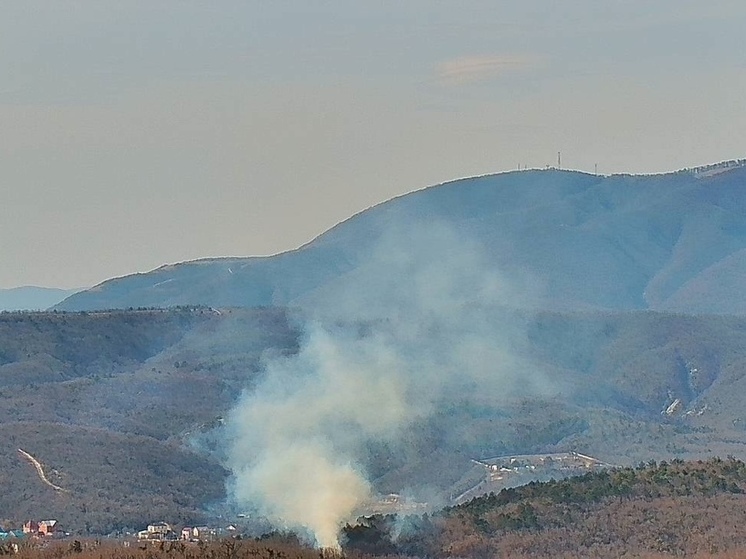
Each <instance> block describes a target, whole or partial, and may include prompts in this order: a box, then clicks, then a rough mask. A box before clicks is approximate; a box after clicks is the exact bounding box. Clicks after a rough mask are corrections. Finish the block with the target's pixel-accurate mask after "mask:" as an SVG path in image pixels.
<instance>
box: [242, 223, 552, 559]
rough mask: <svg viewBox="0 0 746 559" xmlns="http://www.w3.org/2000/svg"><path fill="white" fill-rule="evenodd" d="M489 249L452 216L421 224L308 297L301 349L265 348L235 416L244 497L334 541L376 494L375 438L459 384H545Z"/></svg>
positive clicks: (392, 236)
mask: <svg viewBox="0 0 746 559" xmlns="http://www.w3.org/2000/svg"><path fill="white" fill-rule="evenodd" d="M402 239H405V242H402ZM483 254H484V253H483V250H482V248H481V247H480V246H478V245H477V244H475V243H473V242H470V241H469V240H468V239H465V238H464V237H463V236H462V235H459V234H457V233H455V232H454V231H453V230H451V229H449V228H447V227H444V226H436V225H432V224H429V225H426V226H412V227H411V228H410V229H408V230H407V231H405V232H402V231H396V232H390V233H389V234H387V235H384V237H383V238H382V239H381V241H380V243H378V244H377V247H376V249H375V250H374V251H373V254H372V256H370V257H369V258H368V259H366V260H365V262H364V263H363V264H361V265H360V266H359V267H358V268H357V269H356V270H355V271H354V272H352V273H350V274H348V275H347V276H345V277H343V278H341V279H340V280H339V281H338V282H337V283H336V284H335V285H331V286H327V287H326V288H324V289H323V290H320V291H319V292H317V293H315V294H313V296H311V297H310V298H309V299H308V300H306V301H305V302H304V307H305V309H307V312H306V317H307V324H306V326H305V335H304V339H303V341H302V344H301V349H300V351H299V352H298V353H297V354H296V355H293V356H290V357H284V358H279V359H278V358H275V359H272V360H270V361H269V362H268V363H267V364H266V371H265V374H264V376H263V380H262V382H261V383H260V384H259V386H257V387H256V388H254V389H252V390H251V391H247V392H246V393H245V394H244V395H243V396H242V398H241V399H240V401H239V403H238V405H237V407H236V408H235V409H234V411H233V413H232V415H231V417H230V418H229V422H228V424H229V427H230V428H231V429H232V437H233V438H232V447H231V451H230V459H229V465H230V467H231V469H232V471H233V474H234V476H233V477H234V479H233V487H232V490H233V492H234V497H235V499H236V500H237V501H238V502H241V503H245V504H251V505H253V506H255V507H257V508H258V510H260V511H261V512H262V513H264V514H265V515H267V516H268V517H270V518H272V519H274V520H275V521H276V522H277V523H278V525H280V526H288V527H304V528H307V529H308V530H310V531H311V532H312V533H313V534H314V536H315V538H316V544H317V545H319V546H321V547H336V546H337V545H338V541H337V538H338V534H339V531H340V528H341V527H342V525H343V524H344V523H345V522H347V521H349V520H351V519H352V518H354V514H355V513H356V512H357V511H358V510H359V507H360V506H361V504H362V503H364V502H365V501H367V500H368V499H369V498H370V497H371V495H372V493H373V489H372V487H371V484H370V483H369V481H368V478H367V475H366V469H365V464H363V463H360V457H361V456H363V455H364V453H363V452H362V450H363V448H364V446H365V444H366V443H369V442H371V441H383V442H396V441H398V440H400V438H401V437H403V436H404V434H405V433H406V430H407V427H408V426H410V425H411V424H412V422H413V421H415V420H418V419H420V418H423V417H426V416H427V415H428V414H430V413H431V412H432V411H433V409H434V406H436V404H437V403H438V402H439V400H441V399H442V398H443V397H444V395H446V394H448V393H450V392H459V393H464V390H477V391H479V392H480V395H481V396H484V394H491V395H493V396H494V397H495V398H500V397H501V396H503V395H507V394H514V393H516V392H517V391H531V392H534V391H535V390H539V389H540V390H543V389H544V388H545V386H546V382H545V379H543V378H541V377H540V376H538V375H535V374H534V375H532V376H530V377H527V376H525V375H524V374H523V372H522V371H521V367H520V364H519V362H518V361H517V360H516V359H515V358H514V357H513V355H512V351H511V350H510V347H511V345H512V344H514V343H519V339H520V338H519V336H518V337H516V336H515V335H514V332H515V329H514V328H511V327H509V326H506V325H505V324H504V320H503V319H502V317H501V316H500V312H499V309H500V308H501V307H502V306H504V305H510V304H515V303H517V302H518V299H520V297H521V296H520V293H521V291H516V290H514V289H512V287H511V286H510V285H509V283H508V282H506V280H505V278H504V277H503V276H502V275H501V274H499V273H497V271H496V270H495V269H493V268H492V267H491V266H489V265H487V263H486V262H487V261H486V260H485V259H484V258H483Z"/></svg>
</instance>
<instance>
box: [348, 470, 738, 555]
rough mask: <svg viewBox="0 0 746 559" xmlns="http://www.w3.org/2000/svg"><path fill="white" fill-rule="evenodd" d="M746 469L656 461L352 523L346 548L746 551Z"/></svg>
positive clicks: (407, 551)
mask: <svg viewBox="0 0 746 559" xmlns="http://www.w3.org/2000/svg"><path fill="white" fill-rule="evenodd" d="M745 489H746V465H744V463H743V462H741V461H738V460H735V459H727V460H722V459H711V460H707V461H699V462H684V461H679V460H676V461H674V462H672V463H667V462H661V463H655V462H651V463H649V464H645V465H640V466H638V467H634V468H633V467H629V468H622V469H617V470H611V471H601V472H596V473H589V474H587V475H584V476H581V477H576V478H570V479H566V480H562V481H549V482H545V483H531V484H529V485H526V486H523V487H519V488H515V489H506V490H503V491H502V492H500V493H499V494H497V495H496V494H494V493H493V494H490V495H486V496H484V497H479V498H477V499H474V500H472V501H470V502H468V503H466V504H464V505H461V506H457V507H453V508H447V509H445V510H443V511H441V512H438V513H435V514H432V515H425V516H410V517H404V518H396V517H393V516H389V517H383V516H376V517H369V518H365V519H361V521H360V523H358V524H355V525H348V526H347V527H346V528H345V530H344V533H345V536H346V549H349V550H355V551H358V552H360V553H366V554H371V555H378V556H382V555H403V556H415V557H477V558H479V557H504V556H507V557H517V558H521V557H568V558H569V557H620V556H634V557H640V556H647V555H646V554H650V556H654V554H668V555H674V556H683V555H686V556H690V555H695V556H696V555H697V554H701V556H708V555H709V554H717V553H719V552H725V551H728V552H734V551H740V552H741V553H743V552H744V551H746V535H744V532H743V530H742V526H743V525H744V522H746V506H745V505H746V496H745V495H744V490H745Z"/></svg>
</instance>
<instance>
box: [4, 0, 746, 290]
mask: <svg viewBox="0 0 746 559" xmlns="http://www.w3.org/2000/svg"><path fill="white" fill-rule="evenodd" d="M745 24H746V5H744V4H743V3H742V2H737V1H735V0H727V1H714V2H710V3H704V2H701V1H699V0H661V1H659V2H655V3H650V2H644V1H642V0H631V1H627V2H619V1H611V0H602V1H591V0H573V1H571V2H565V3H560V4H558V3H554V2H548V1H530V0H529V1H526V2H515V1H513V2H507V1H489V2H488V1H483V0H482V1H480V0H477V1H472V2H466V3H464V2H455V1H445V2H438V3H433V2H431V1H428V0H410V1H407V2H394V1H388V0H385V1H383V2H372V1H368V0H364V1H361V2H349V1H342V0H321V1H318V2H313V3H308V2H301V1H283V0H280V1H277V2H260V1H258V0H249V1H238V0H223V1H220V2H212V3H207V2H196V1H186V2H182V1H179V2H177V1H175V0H166V1H163V2H149V1H145V0H133V1H128V2H116V1H114V0H96V1H93V0H80V1H72V0H66V1H60V2H46V1H39V0H25V1H12V2H4V3H2V5H0V75H2V76H3V77H4V79H3V82H2V84H1V85H0V123H2V130H3V133H2V135H0V157H1V158H2V164H1V165H0V184H1V185H2V193H3V195H4V196H3V203H2V204H0V287H12V286H17V285H26V284H34V285H47V286H56V287H79V286H82V285H93V284H95V283H97V282H99V281H102V280H104V279H107V278H110V277H114V276H118V275H123V274H128V273H133V272H137V271H146V270H149V269H152V268H155V267H157V266H159V265H161V264H163V263H167V262H176V261H182V260H189V259H194V258H200V257H209V256H229V255H237V256H248V255H264V254H273V253H276V252H280V251H284V250H289V249H292V248H295V247H297V246H299V245H301V244H303V243H305V242H307V241H309V240H310V239H312V238H313V237H314V236H316V235H318V234H319V233H321V232H323V231H324V230H326V229H328V228H329V227H331V226H333V225H334V224H335V223H337V222H339V221H341V220H343V219H345V218H347V217H349V216H350V215H352V214H354V213H356V212H358V211H361V210H363V209H365V208H366V207H369V206H370V205H373V204H375V203H378V202H381V201H383V200H386V199H388V198H391V197H393V196H396V195H399V194H403V193H405V192H408V191H411V190H414V189H418V188H422V187H424V186H427V185H431V184H435V183H440V182H443V181H445V180H449V179H453V178H458V177H463V176H470V175H476V174H484V173H491V172H500V171H506V170H511V169H516V168H517V167H518V166H519V165H520V166H528V167H538V168H543V167H545V166H546V165H555V164H556V162H557V152H559V151H561V152H562V166H563V167H564V168H572V169H579V170H584V171H588V172H593V170H594V166H595V165H598V171H599V172H601V173H613V172H632V173H644V172H662V171H667V170H674V169H679V168H683V167H688V166H694V165H699V164H705V163H712V162H716V161H720V160H725V159H735V158H741V157H744V156H746V104H744V103H743V101H742V99H743V91H744V90H746V51H744V49H743V48H742V29H743V28H744V25H745Z"/></svg>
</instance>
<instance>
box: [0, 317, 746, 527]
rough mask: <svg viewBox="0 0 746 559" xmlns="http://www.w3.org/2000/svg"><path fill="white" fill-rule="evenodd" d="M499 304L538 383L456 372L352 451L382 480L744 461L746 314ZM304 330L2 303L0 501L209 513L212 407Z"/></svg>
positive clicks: (391, 485) (121, 515)
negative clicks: (512, 462) (544, 467)
mask: <svg viewBox="0 0 746 559" xmlns="http://www.w3.org/2000/svg"><path fill="white" fill-rule="evenodd" d="M494 312H495V313H498V315H499V316H500V317H501V318H502V319H504V320H509V321H510V322H511V323H513V324H520V325H521V330H520V331H521V332H522V333H523V334H522V336H521V337H515V344H514V347H513V351H514V353H515V355H514V356H513V357H512V360H513V361H512V362H513V364H514V366H515V367H517V368H518V369H517V370H516V374H519V375H520V374H523V372H524V371H525V373H526V374H535V373H536V372H537V371H539V372H541V375H542V377H541V378H543V379H545V381H546V382H545V386H544V389H543V392H541V393H526V392H523V393H517V394H514V395H513V396H511V397H505V396H503V397H500V398H495V394H497V393H499V392H497V393H496V392H475V391H474V390H473V388H472V386H471V385H469V384H468V383H466V384H463V385H462V386H461V388H459V389H458V390H456V389H454V390H453V391H451V392H449V393H448V394H446V395H444V397H443V398H442V399H441V400H440V401H438V402H436V403H435V411H434V413H432V414H431V415H428V416H427V417H423V418H422V419H420V420H418V421H416V422H414V423H413V424H412V425H411V426H409V427H408V428H407V431H406V435H405V436H403V437H402V438H401V440H400V442H392V443H387V444H382V443H376V442H375V441H372V442H370V443H369V444H368V445H367V446H366V447H365V448H364V449H362V450H361V454H360V457H359V459H360V460H361V462H362V463H363V464H365V467H366V469H367V471H368V473H369V475H370V479H371V480H372V483H373V486H374V488H375V490H376V491H377V492H380V493H381V494H384V495H385V494H387V493H391V492H397V493H398V492H401V491H402V490H406V491H408V492H409V494H410V495H412V497H413V498H416V499H420V500H425V501H428V502H429V503H430V506H432V507H437V505H438V504H448V503H449V498H451V497H453V496H455V495H458V494H461V493H462V492H463V491H466V490H467V489H469V488H470V487H472V486H473V485H476V484H478V483H479V482H480V480H481V479H482V477H480V476H483V475H484V474H483V473H482V472H481V470H479V468H476V467H475V465H474V464H473V463H472V462H471V460H472V459H476V460H483V459H488V458H491V457H495V456H505V455H511V454H525V453H546V452H565V451H579V452H584V453H587V454H591V455H593V456H595V457H597V458H599V459H601V460H603V461H605V462H608V463H611V464H619V465H624V464H634V463H637V462H639V461H647V460H650V459H656V460H661V459H666V460H670V459H672V458H677V457H679V458H687V457H693V458H700V457H708V456H712V455H720V456H725V455H727V454H733V455H736V456H744V455H746V452H745V449H746V431H745V430H744V428H743V425H744V423H743V422H744V412H743V406H742V405H741V401H740V394H742V393H743V383H744V382H746V380H744V374H743V371H744V370H746V368H745V366H746V354H744V348H746V321H744V319H742V318H739V317H728V316H704V317H686V316H681V315H674V314H666V313H655V312H639V313H632V314H629V313H592V312H587V313H559V312H542V313H526V312H520V313H517V312H515V311H508V310H506V309H502V310H501V309H495V310H494ZM475 316H476V315H475ZM301 324H303V321H302V320H299V319H298V315H297V313H288V312H287V311H285V310H281V309H256V310H248V309H221V310H210V309H205V308H193V309H186V308H185V309H176V310H171V311H161V310H140V311H137V310H134V311H112V312H102V313H6V314H0V334H1V335H0V355H2V356H3V357H2V359H3V361H2V365H0V375H2V378H3V379H4V384H3V386H2V387H1V388H0V421H2V424H1V426H0V430H1V431H2V433H1V435H2V437H0V438H1V439H2V440H3V441H4V442H3V445H5V450H4V451H3V454H2V456H3V459H2V462H3V464H2V468H1V469H0V475H2V476H3V479H4V480H5V481H4V483H5V484H6V485H5V487H8V490H7V491H4V492H3V493H2V495H0V509H2V510H6V511H16V512H15V513H14V514H17V515H19V516H20V517H19V518H17V519H15V520H18V521H20V520H23V517H24V516H34V517H44V516H48V515H49V514H52V513H54V514H55V515H56V516H58V517H59V520H60V521H61V522H63V523H64V524H65V525H66V527H67V529H68V530H71V531H81V532H84V533H85V531H86V530H91V531H93V532H106V531H109V530H111V529H114V528H116V527H124V526H129V527H132V523H133V522H135V520H136V517H137V515H138V514H141V512H142V511H143V510H148V511H151V512H150V514H156V513H157V514H158V515H159V516H168V517H169V518H172V519H174V520H175V519H185V521H186V519H195V521H196V519H200V518H202V519H204V518H206V517H205V516H204V515H205V514H206V513H207V511H208V506H209V505H210V503H211V502H215V501H222V500H224V499H225V496H226V495H225V492H224V482H225V480H226V476H227V475H228V472H227V471H226V470H225V469H224V457H225V450H226V444H227V443H226V441H227V437H228V434H227V433H226V432H225V428H224V427H223V423H222V421H223V418H224V417H225V416H226V414H227V413H228V412H229V410H230V409H231V408H232V407H233V405H234V404H235V402H236V401H237V399H238V397H239V395H240V394H241V393H242V391H243V390H245V389H249V390H251V389H252V387H253V386H255V385H256V383H257V382H258V381H259V380H260V379H261V378H262V375H263V371H264V369H265V367H266V364H267V363H268V362H273V361H274V360H277V359H282V358H283V356H291V355H294V354H295V353H296V352H298V350H299V343H301V340H302V339H303V337H304V333H303V328H302V327H301V326H300V325H301ZM344 327H345V328H349V329H351V331H353V332H355V333H356V335H361V336H364V335H365V331H366V326H365V324H364V323H353V324H347V325H346V326H344ZM496 339H497V338H496ZM499 365H500V364H499V363H495V367H498V366H499ZM487 370H489V367H488V368H487ZM455 386H457V385H454V387H455ZM498 388H499V385H498ZM677 400H678V402H679V403H678V404H677V405H676V406H674V408H673V409H672V410H671V412H670V413H666V411H667V410H668V409H669V408H670V407H671V406H672V404H673V403H674V402H676V401H677ZM19 448H21V449H23V450H24V451H26V452H29V453H31V454H32V455H33V456H35V457H36V458H37V459H38V460H39V462H40V463H41V464H42V465H43V467H44V468H45V471H46V472H47V475H48V476H49V478H50V480H51V481H52V482H53V483H55V484H56V485H58V486H59V487H62V488H64V489H66V490H69V491H70V493H56V492H55V491H54V490H53V489H51V488H50V487H49V486H47V485H45V484H44V483H43V482H41V481H40V480H39V478H38V476H37V474H36V472H35V470H34V468H33V466H32V465H31V464H29V463H28V461H27V460H25V459H24V458H23V457H22V456H21V455H20V454H19V453H18V450H17V449H19ZM475 468H476V469H475ZM138 503H139V504H142V505H143V506H140V505H138ZM84 510H85V511H86V513H85V514H84V513H83V511H84ZM6 514H10V513H6ZM94 519H95V520H94ZM148 520H149V519H147V518H142V519H141V522H140V524H142V523H143V522H147V521H148Z"/></svg>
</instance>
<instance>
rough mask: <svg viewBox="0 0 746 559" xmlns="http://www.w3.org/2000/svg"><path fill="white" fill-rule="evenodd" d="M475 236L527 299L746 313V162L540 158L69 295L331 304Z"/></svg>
mask: <svg viewBox="0 0 746 559" xmlns="http://www.w3.org/2000/svg"><path fill="white" fill-rule="evenodd" d="M428 228H431V229H430V230H435V231H438V230H443V229H448V230H449V231H451V233H449V234H448V235H442V234H439V233H437V232H436V233H435V234H432V235H431V234H430V233H429V232H428V231H430V230H429V229H428ZM433 228H435V229H433ZM423 231H424V233H422V232H423ZM444 239H445V240H444ZM454 240H455V242H454ZM467 246H468V247H471V248H470V249H469V250H471V249H472V248H474V247H476V250H478V251H479V252H480V259H481V260H480V262H481V263H482V265H484V266H485V267H487V268H491V269H495V270H498V271H499V273H500V275H501V277H502V278H503V279H504V281H505V282H506V283H508V284H510V285H513V286H514V287H515V289H514V292H515V293H519V294H520V297H519V298H515V297H514V298H512V300H513V303H516V304H519V305H524V306H532V307H539V308H548V309H558V310H559V309H580V308H585V309H606V310H639V309H655V310H667V311H678V312H696V313H742V312H746V290H743V289H741V281H742V277H743V273H742V272H744V271H745V270H746V168H745V167H743V166H742V165H741V164H740V163H739V164H736V165H730V164H721V165H716V166H711V167H706V168H702V169H698V170H696V171H691V170H689V171H681V172H677V173H671V174H664V175H647V176H632V175H612V176H597V175H590V174H585V173H580V172H573V171H561V170H546V171H544V170H530V171H520V172H511V173H503V174H498V175H491V176H483V177H477V178H470V179H463V180H458V181H455V182H450V183H446V184H441V185H438V186H433V187H431V188H426V189H424V190H420V191H417V192H413V193H411V194H408V195H405V196H401V197H399V198H395V199H393V200H390V201H388V202H385V203H382V204H380V205H378V206H375V207H373V208H370V209H368V210H366V211H364V212H361V213H360V214H357V215H356V216H354V217H352V218H350V219H348V220H347V221H345V222H343V223H340V224H339V225H337V226H336V227H333V228H332V229H330V230H329V231H327V232H326V233H324V234H322V235H321V236H319V237H318V238H316V239H315V240H313V241H312V242H310V243H308V244H307V245H305V246H303V247H301V248H299V249H297V250H294V251H291V252H286V253H283V254H278V255H276V256H272V257H261V258H223V259H208V260H199V261H194V262H185V263H182V264H175V265H168V266H163V267H161V268H158V269H156V270H154V271H152V272H149V273H144V274H135V275H130V276H125V277H122V278H117V279H112V280H109V281H106V282H104V283H102V284H100V285H98V286H96V287H94V288H92V289H89V290H87V291H83V292H80V293H77V294H75V295H72V296H70V297H68V298H67V299H65V300H64V301H63V302H61V303H59V304H58V305H56V307H55V308H57V309H60V310H92V309H105V308H128V307H150V306H156V307H168V306H174V305H197V304H201V305H208V306H213V307H227V306H234V307H235V306H242V307H258V306H271V305H291V306H302V307H314V306H328V305H329V304H330V303H334V299H335V297H337V296H338V295H339V294H340V293H345V292H354V291H358V292H361V291H364V290H365V289H366V287H367V286H368V285H371V284H375V282H377V281H379V280H380V279H384V278H385V280H386V281H389V282H395V281H396V278H394V277H392V274H395V273H398V272H400V270H397V269H396V268H395V266H394V267H392V266H391V261H390V258H391V254H393V253H395V252H396V251H420V252H422V251H425V252H427V253H428V256H429V257H431V260H432V261H434V262H437V263H438V265H439V266H440V267H441V268H440V270H446V269H447V268H448V266H451V265H455V266H458V265H459V260H458V258H460V255H461V253H462V248H461V247H467ZM463 250H464V251H465V250H466V248H463ZM382 255H384V257H382ZM385 255H389V256H388V257H386V256H385ZM435 272H437V273H439V270H435ZM400 279H401V280H402V281H403V280H406V275H404V276H402V277H401V278H400Z"/></svg>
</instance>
